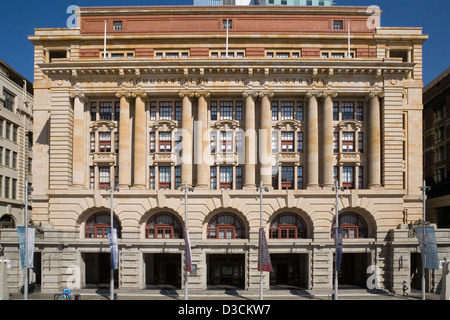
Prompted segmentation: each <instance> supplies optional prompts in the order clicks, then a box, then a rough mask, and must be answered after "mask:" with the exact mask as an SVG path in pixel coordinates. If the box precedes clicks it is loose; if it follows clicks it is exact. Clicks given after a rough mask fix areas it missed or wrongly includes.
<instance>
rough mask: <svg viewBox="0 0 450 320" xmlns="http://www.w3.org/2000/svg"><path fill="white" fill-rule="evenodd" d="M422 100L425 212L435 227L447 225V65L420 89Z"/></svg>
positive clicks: (449, 93)
mask: <svg viewBox="0 0 450 320" xmlns="http://www.w3.org/2000/svg"><path fill="white" fill-rule="evenodd" d="M423 102H424V112H423V118H424V119H423V120H424V137H423V139H424V177H425V179H426V182H427V185H428V186H430V187H431V190H430V191H429V192H428V201H427V215H428V216H429V217H430V221H431V222H433V223H435V224H436V226H437V228H450V153H449V152H450V122H449V119H450V68H448V69H447V70H445V71H444V72H442V74H440V75H439V76H438V77H436V79H434V80H433V81H431V82H430V83H429V84H428V85H427V86H426V87H425V88H424V93H423Z"/></svg>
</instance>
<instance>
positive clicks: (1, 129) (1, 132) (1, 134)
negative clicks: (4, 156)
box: [0, 119, 5, 137]
mask: <svg viewBox="0 0 450 320" xmlns="http://www.w3.org/2000/svg"><path fill="white" fill-rule="evenodd" d="M4 122H5V121H4V120H3V119H0V137H3V123H4Z"/></svg>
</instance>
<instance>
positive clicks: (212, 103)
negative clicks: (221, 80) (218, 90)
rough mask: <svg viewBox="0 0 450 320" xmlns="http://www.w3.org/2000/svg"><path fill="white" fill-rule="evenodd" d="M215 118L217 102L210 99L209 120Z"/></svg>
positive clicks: (214, 119)
mask: <svg viewBox="0 0 450 320" xmlns="http://www.w3.org/2000/svg"><path fill="white" fill-rule="evenodd" d="M216 120H217V102H216V101H212V102H211V121H216Z"/></svg>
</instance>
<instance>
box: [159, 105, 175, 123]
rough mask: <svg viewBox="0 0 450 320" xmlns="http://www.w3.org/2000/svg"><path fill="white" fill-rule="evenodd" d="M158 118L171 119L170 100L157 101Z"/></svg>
mask: <svg viewBox="0 0 450 320" xmlns="http://www.w3.org/2000/svg"><path fill="white" fill-rule="evenodd" d="M159 119H160V120H163V119H164V120H172V102H170V101H161V102H160V103H159Z"/></svg>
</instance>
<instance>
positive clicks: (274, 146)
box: [272, 130, 278, 153]
mask: <svg viewBox="0 0 450 320" xmlns="http://www.w3.org/2000/svg"><path fill="white" fill-rule="evenodd" d="M272 153H278V130H273V131H272Z"/></svg>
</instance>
